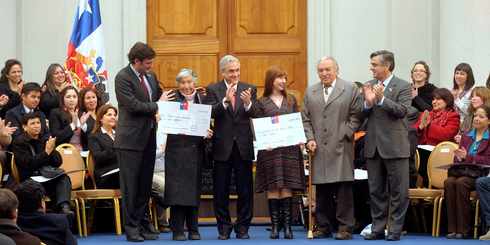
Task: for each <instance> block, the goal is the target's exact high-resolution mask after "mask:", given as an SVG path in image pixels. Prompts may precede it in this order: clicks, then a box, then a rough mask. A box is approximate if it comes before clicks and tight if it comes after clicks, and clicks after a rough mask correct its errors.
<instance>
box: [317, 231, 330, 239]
mask: <svg viewBox="0 0 490 245" xmlns="http://www.w3.org/2000/svg"><path fill="white" fill-rule="evenodd" d="M330 237H332V233H331V232H328V231H321V230H316V231H314V232H313V238H315V239H320V238H330Z"/></svg>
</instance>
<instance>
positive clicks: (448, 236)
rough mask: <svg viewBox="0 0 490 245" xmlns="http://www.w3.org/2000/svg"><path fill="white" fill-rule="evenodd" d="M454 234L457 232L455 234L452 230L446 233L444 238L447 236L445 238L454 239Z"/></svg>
mask: <svg viewBox="0 0 490 245" xmlns="http://www.w3.org/2000/svg"><path fill="white" fill-rule="evenodd" d="M456 235H457V234H456V233H454V232H452V233H448V234H447V235H446V238H447V239H456Z"/></svg>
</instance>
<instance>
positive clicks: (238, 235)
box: [236, 232, 250, 239]
mask: <svg viewBox="0 0 490 245" xmlns="http://www.w3.org/2000/svg"><path fill="white" fill-rule="evenodd" d="M236 238H237V239H250V235H248V232H241V233H236Z"/></svg>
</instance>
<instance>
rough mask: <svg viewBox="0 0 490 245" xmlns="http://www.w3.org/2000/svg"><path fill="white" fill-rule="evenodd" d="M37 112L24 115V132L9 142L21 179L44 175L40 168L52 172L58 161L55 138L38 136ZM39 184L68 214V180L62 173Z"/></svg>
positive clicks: (57, 206)
mask: <svg viewBox="0 0 490 245" xmlns="http://www.w3.org/2000/svg"><path fill="white" fill-rule="evenodd" d="M41 113H42V112H34V113H27V114H25V115H24V118H23V121H22V127H23V128H24V134H21V135H19V136H18V137H16V138H15V139H14V142H13V143H12V152H13V153H14V155H15V163H16V165H17V168H18V170H19V175H20V181H21V182H23V181H25V180H27V179H29V178H30V177H31V176H38V175H43V176H44V175H46V174H43V172H45V171H44V170H48V171H50V172H53V169H54V170H56V169H57V167H59V166H60V165H61V163H62V162H61V161H62V159H61V156H60V154H59V153H58V152H57V151H56V150H55V138H52V137H49V139H47V140H43V139H41V138H40V132H41V115H40V114H41ZM45 177H48V176H45ZM42 185H43V187H44V189H45V190H46V192H47V194H48V196H49V197H50V198H51V200H52V202H53V203H54V204H55V205H56V208H57V209H58V211H61V212H63V213H67V214H71V213H72V212H71V211H70V205H69V201H70V192H71V182H70V178H69V177H68V176H67V175H66V174H61V175H59V176H57V177H56V178H53V179H51V180H49V181H46V182H42Z"/></svg>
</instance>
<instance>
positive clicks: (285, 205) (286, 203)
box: [280, 197, 293, 239]
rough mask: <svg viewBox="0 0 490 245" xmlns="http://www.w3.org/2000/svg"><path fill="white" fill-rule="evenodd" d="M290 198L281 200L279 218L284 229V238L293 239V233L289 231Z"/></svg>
mask: <svg viewBox="0 0 490 245" xmlns="http://www.w3.org/2000/svg"><path fill="white" fill-rule="evenodd" d="M291 199H292V198H291V197H288V198H284V199H281V200H280V201H281V216H282V222H283V227H284V238H285V239H293V231H292V229H291V220H292V217H291V215H292V214H291V206H292V203H291Z"/></svg>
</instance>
